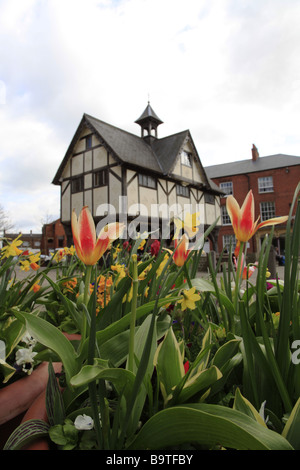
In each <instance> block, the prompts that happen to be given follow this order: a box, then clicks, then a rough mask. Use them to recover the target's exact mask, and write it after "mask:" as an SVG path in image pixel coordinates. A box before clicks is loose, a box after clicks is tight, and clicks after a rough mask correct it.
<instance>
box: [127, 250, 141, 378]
mask: <svg viewBox="0 0 300 470" xmlns="http://www.w3.org/2000/svg"><path fill="white" fill-rule="evenodd" d="M132 261H133V277H132V301H131V319H130V334H129V353H128V370H130V371H131V372H133V362H134V361H133V358H134V334H135V322H136V304H137V294H138V282H139V278H138V269H137V256H136V254H134V255H132Z"/></svg>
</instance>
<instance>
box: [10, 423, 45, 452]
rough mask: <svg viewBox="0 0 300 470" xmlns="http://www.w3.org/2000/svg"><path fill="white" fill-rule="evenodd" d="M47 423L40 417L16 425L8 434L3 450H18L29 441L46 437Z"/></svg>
mask: <svg viewBox="0 0 300 470" xmlns="http://www.w3.org/2000/svg"><path fill="white" fill-rule="evenodd" d="M49 427H50V426H49V424H48V423H45V421H43V420H41V419H31V420H29V421H26V422H24V423H22V424H20V426H18V427H17V428H16V429H15V430H14V431H13V433H12V434H11V435H10V436H9V438H8V440H7V441H6V444H5V445H4V447H3V450H19V449H22V447H24V446H26V445H28V444H29V443H30V442H32V441H34V440H35V439H38V438H41V437H47V436H48V432H49Z"/></svg>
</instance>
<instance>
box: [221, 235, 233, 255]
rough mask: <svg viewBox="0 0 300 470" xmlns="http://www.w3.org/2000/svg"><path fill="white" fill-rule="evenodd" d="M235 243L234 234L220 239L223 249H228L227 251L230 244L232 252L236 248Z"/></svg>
mask: <svg viewBox="0 0 300 470" xmlns="http://www.w3.org/2000/svg"><path fill="white" fill-rule="evenodd" d="M236 242H237V240H236V238H235V235H234V234H225V235H223V237H222V243H223V248H226V249H228V251H229V248H230V244H231V250H232V252H233V251H234V249H235V246H236Z"/></svg>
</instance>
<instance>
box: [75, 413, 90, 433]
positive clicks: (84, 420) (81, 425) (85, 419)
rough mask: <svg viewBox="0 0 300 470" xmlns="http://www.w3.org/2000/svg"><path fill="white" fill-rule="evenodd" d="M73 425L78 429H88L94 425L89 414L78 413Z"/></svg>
mask: <svg viewBox="0 0 300 470" xmlns="http://www.w3.org/2000/svg"><path fill="white" fill-rule="evenodd" d="M74 426H75V428H76V429H78V430H79V431H90V430H91V429H93V427H94V421H93V419H92V418H91V417H90V416H87V415H78V416H77V418H76V419H75V421H74Z"/></svg>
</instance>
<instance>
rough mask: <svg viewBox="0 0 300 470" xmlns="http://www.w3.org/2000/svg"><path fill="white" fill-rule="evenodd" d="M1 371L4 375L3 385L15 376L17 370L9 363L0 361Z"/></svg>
mask: <svg viewBox="0 0 300 470" xmlns="http://www.w3.org/2000/svg"><path fill="white" fill-rule="evenodd" d="M0 371H1V374H2V375H3V380H2V383H7V382H8V381H9V379H10V378H11V377H12V376H13V375H14V374H15V372H16V369H15V368H14V367H12V366H11V365H9V364H8V363H7V362H5V361H3V360H2V359H0Z"/></svg>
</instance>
